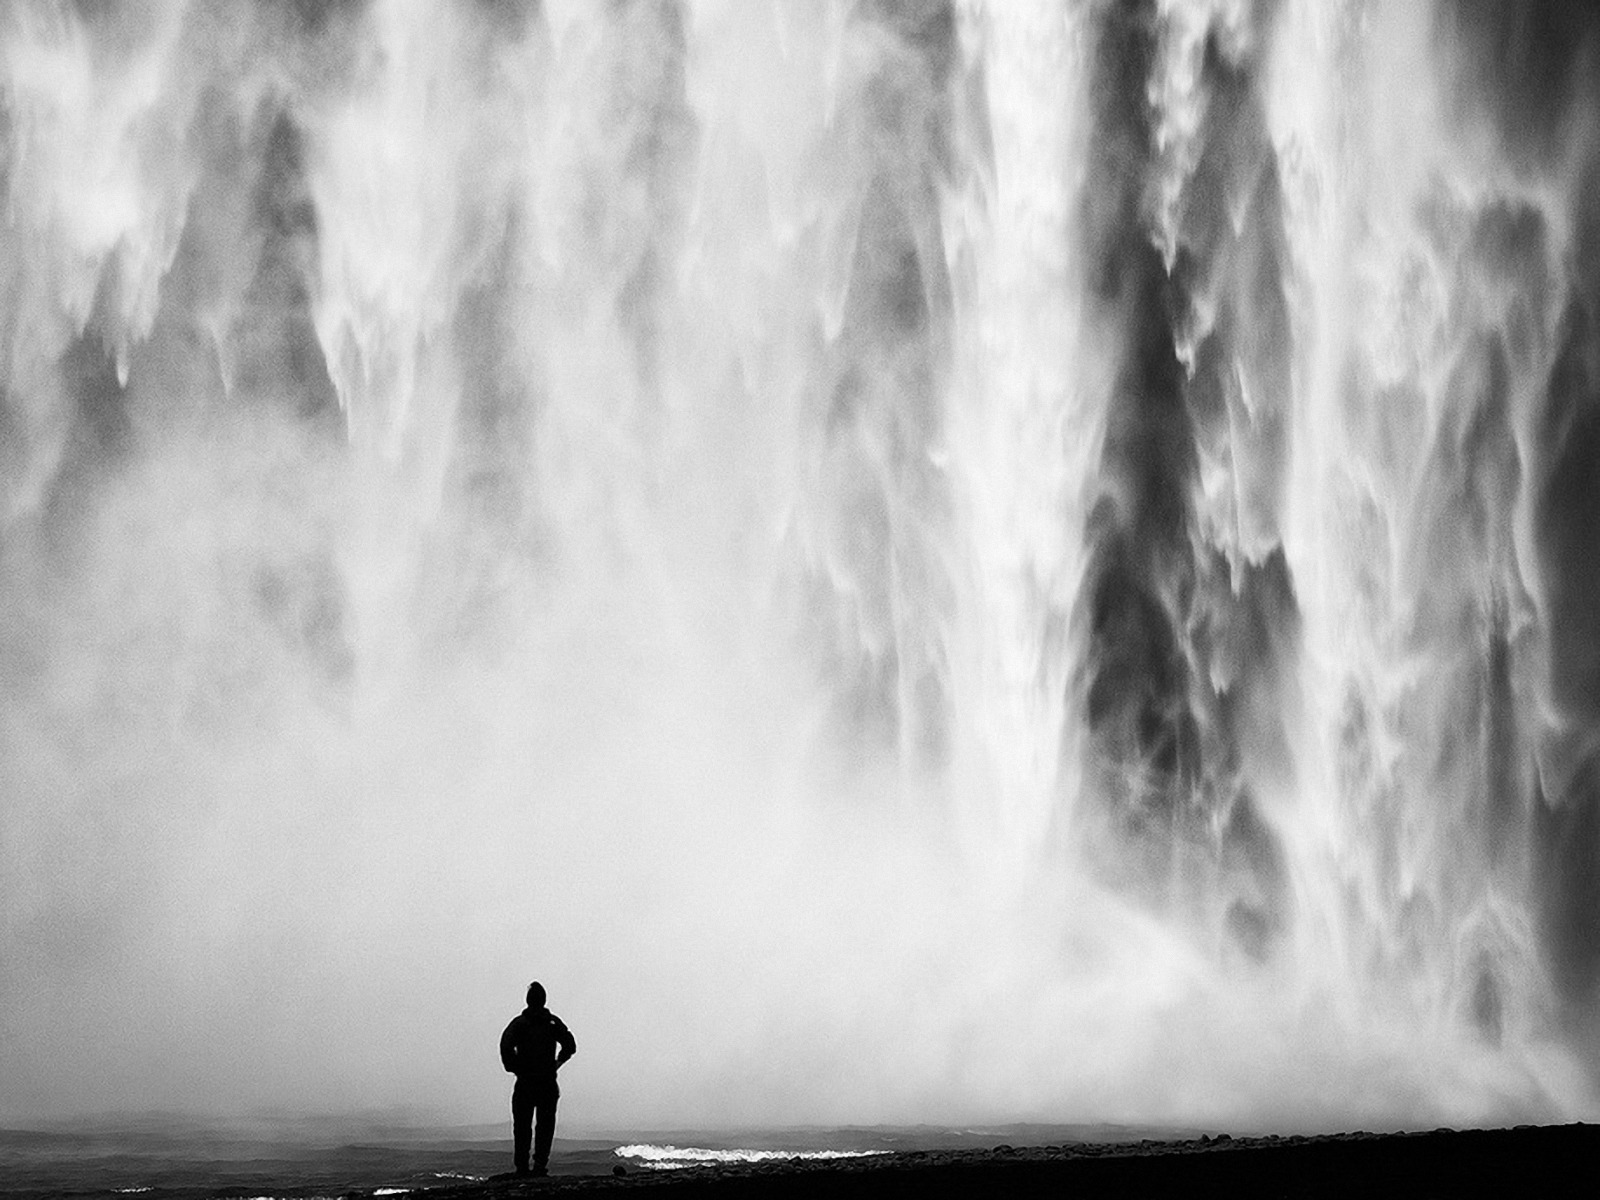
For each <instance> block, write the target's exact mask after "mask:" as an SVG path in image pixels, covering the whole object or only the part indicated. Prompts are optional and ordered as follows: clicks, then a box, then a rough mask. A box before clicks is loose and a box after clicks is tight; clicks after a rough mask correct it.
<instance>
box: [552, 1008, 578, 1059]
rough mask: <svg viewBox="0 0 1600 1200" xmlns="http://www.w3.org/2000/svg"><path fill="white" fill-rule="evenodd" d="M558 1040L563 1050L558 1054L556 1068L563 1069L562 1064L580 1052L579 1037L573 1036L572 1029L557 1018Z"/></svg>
mask: <svg viewBox="0 0 1600 1200" xmlns="http://www.w3.org/2000/svg"><path fill="white" fill-rule="evenodd" d="M556 1041H557V1042H559V1043H560V1044H561V1050H560V1052H559V1053H557V1054H556V1070H558V1071H559V1070H561V1064H562V1063H564V1062H566V1061H567V1059H569V1058H571V1057H572V1056H573V1055H574V1054H576V1053H577V1052H578V1039H577V1038H575V1037H573V1036H572V1030H570V1029H568V1028H567V1027H566V1025H565V1024H564V1023H563V1022H562V1021H561V1020H560V1018H557V1020H556Z"/></svg>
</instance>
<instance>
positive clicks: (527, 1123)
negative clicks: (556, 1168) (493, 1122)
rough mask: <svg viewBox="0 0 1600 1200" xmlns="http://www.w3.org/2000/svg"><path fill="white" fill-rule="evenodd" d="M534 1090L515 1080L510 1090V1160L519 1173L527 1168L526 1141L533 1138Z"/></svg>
mask: <svg viewBox="0 0 1600 1200" xmlns="http://www.w3.org/2000/svg"><path fill="white" fill-rule="evenodd" d="M534 1100H535V1096H534V1091H533V1089H532V1088H531V1087H528V1086H527V1085H526V1084H524V1083H523V1082H522V1080H520V1079H519V1080H517V1086H516V1087H515V1088H514V1089H512V1092H511V1144H512V1161H513V1162H515V1163H516V1167H517V1172H518V1174H521V1173H523V1172H525V1171H527V1169H528V1143H529V1142H531V1141H532V1140H533V1108H534Z"/></svg>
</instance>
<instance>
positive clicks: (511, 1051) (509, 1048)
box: [500, 1020, 517, 1075]
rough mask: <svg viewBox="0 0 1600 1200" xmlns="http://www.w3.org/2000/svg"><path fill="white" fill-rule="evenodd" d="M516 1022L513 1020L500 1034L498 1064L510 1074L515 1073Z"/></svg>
mask: <svg viewBox="0 0 1600 1200" xmlns="http://www.w3.org/2000/svg"><path fill="white" fill-rule="evenodd" d="M516 1033H517V1022H516V1021H515V1020H513V1021H512V1022H511V1024H509V1025H507V1026H506V1031H505V1032H504V1033H502V1034H501V1035H500V1065H501V1066H503V1067H504V1068H505V1069H506V1070H507V1071H510V1072H511V1074H513V1075H515V1074H516V1073H517V1039H516Z"/></svg>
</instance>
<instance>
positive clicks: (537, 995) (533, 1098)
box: [500, 983, 578, 1175]
mask: <svg viewBox="0 0 1600 1200" xmlns="http://www.w3.org/2000/svg"><path fill="white" fill-rule="evenodd" d="M577 1052H578V1043H577V1042H576V1041H575V1040H574V1039H573V1036H572V1031H571V1030H570V1029H568V1028H567V1027H566V1025H565V1024H564V1023H563V1022H562V1020H561V1018H560V1017H558V1016H556V1015H555V1013H553V1012H551V1011H550V1010H549V1009H548V1008H546V1007H545V1006H544V985H542V984H539V983H530V984H529V985H528V1007H527V1008H525V1009H523V1010H522V1011H521V1012H520V1013H518V1014H517V1015H516V1016H514V1017H512V1018H511V1024H509V1025H507V1026H506V1031H505V1032H504V1033H502V1034H501V1035H500V1061H501V1062H502V1063H503V1064H505V1068H506V1070H508V1071H510V1072H511V1073H512V1074H513V1075H515V1076H516V1077H517V1086H516V1087H515V1088H513V1089H512V1091H511V1134H512V1140H513V1143H514V1147H515V1149H514V1151H513V1154H514V1156H515V1159H516V1164H517V1174H518V1175H526V1174H528V1173H529V1171H528V1142H529V1141H530V1139H531V1140H532V1142H533V1172H532V1173H533V1174H535V1175H544V1174H546V1173H547V1172H546V1168H547V1167H548V1166H549V1164H550V1142H551V1140H552V1139H553V1138H554V1137H555V1134H556V1101H557V1100H558V1099H559V1098H560V1096H561V1089H560V1088H558V1087H557V1086H556V1072H557V1071H559V1070H560V1069H561V1064H562V1063H564V1062H566V1061H567V1059H569V1058H571V1057H572V1056H573V1055H574V1054H576V1053H577ZM535 1112H537V1113H538V1114H539V1123H538V1128H537V1130H535V1129H533V1128H532V1126H533V1115H534V1113H535Z"/></svg>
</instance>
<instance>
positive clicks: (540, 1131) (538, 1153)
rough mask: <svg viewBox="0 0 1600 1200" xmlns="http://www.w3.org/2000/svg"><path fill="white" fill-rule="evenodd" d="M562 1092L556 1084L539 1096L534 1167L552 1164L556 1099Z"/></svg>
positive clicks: (534, 1138)
mask: <svg viewBox="0 0 1600 1200" xmlns="http://www.w3.org/2000/svg"><path fill="white" fill-rule="evenodd" d="M560 1096H561V1092H560V1091H559V1090H558V1089H557V1088H556V1086H555V1085H554V1084H551V1085H550V1088H549V1090H548V1091H546V1092H545V1093H544V1094H543V1095H541V1096H540V1097H539V1117H538V1121H537V1122H536V1124H535V1125H534V1130H533V1169H534V1170H535V1171H543V1170H544V1169H545V1168H546V1167H547V1166H549V1164H550V1143H551V1142H552V1141H554V1140H555V1136H556V1101H557V1100H558V1099H559V1098H560Z"/></svg>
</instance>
